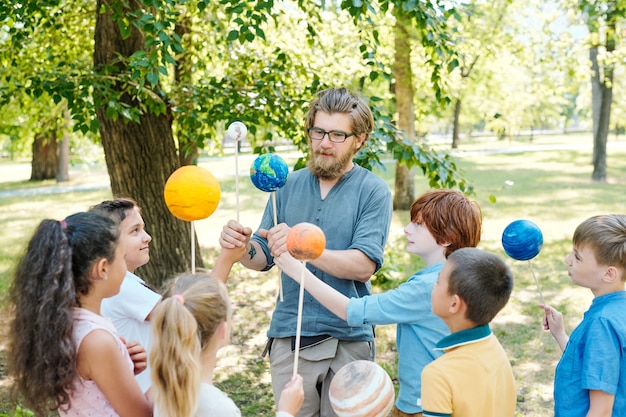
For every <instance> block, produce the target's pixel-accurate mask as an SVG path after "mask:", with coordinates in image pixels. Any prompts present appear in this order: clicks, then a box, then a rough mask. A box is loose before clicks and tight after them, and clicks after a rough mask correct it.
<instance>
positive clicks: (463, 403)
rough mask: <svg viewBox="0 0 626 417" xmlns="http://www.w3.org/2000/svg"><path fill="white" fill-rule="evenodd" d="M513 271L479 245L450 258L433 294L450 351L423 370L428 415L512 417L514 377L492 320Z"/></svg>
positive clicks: (503, 302) (508, 288) (441, 344)
mask: <svg viewBox="0 0 626 417" xmlns="http://www.w3.org/2000/svg"><path fill="white" fill-rule="evenodd" d="M512 290H513V275H512V273H511V271H510V270H509V268H508V267H507V265H506V264H505V263H504V261H503V260H502V259H500V258H499V257H498V256H496V255H493V254H491V253H487V252H484V251H482V250H479V249H476V248H462V249H458V250H456V251H455V252H453V253H452V254H450V256H449V257H448V260H447V261H446V263H445V265H444V266H443V269H442V270H441V272H440V273H439V279H438V280H437V282H436V283H435V286H434V288H433V292H432V296H431V297H432V311H433V313H435V314H436V315H437V316H439V317H440V318H441V319H442V320H443V321H444V322H445V323H446V325H447V326H448V328H449V329H450V332H451V334H450V335H449V336H446V337H444V338H443V339H441V340H440V341H439V342H438V343H437V348H438V349H441V350H443V351H444V352H445V353H444V355H443V356H440V357H439V358H437V359H436V360H434V361H433V362H431V363H430V364H428V365H427V366H426V367H425V368H424V371H423V372H422V407H423V409H424V412H423V413H424V416H426V417H428V416H430V417H455V416H456V417H458V416H463V417H512V416H513V415H514V414H515V403H516V398H517V395H516V392H515V380H514V377H513V371H512V369H511V364H510V363H509V359H508V357H507V355H506V353H505V351H504V349H503V348H502V345H500V342H499V341H498V339H497V338H496V337H495V335H493V333H492V332H491V329H490V328H489V322H491V320H492V319H493V318H494V317H495V316H496V314H498V312H499V311H500V310H501V309H502V308H503V307H504V306H505V305H506V303H507V302H508V300H509V297H510V295H511V291H512Z"/></svg>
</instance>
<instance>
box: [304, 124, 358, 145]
mask: <svg viewBox="0 0 626 417" xmlns="http://www.w3.org/2000/svg"><path fill="white" fill-rule="evenodd" d="M308 132H309V137H310V138H311V139H313V140H323V139H324V136H326V135H328V139H329V140H330V141H331V142H334V143H344V142H345V141H346V139H348V138H349V137H350V136H354V133H346V132H344V131H341V130H328V131H326V130H324V129H320V128H319V127H311V128H309V130H308Z"/></svg>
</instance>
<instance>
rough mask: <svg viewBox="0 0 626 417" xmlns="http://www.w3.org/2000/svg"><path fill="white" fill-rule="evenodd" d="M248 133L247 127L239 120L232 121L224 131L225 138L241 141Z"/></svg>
mask: <svg viewBox="0 0 626 417" xmlns="http://www.w3.org/2000/svg"><path fill="white" fill-rule="evenodd" d="M247 134H248V128H247V127H246V125H244V124H243V123H241V122H232V123H231V124H230V126H228V130H227V131H226V138H227V139H231V140H234V141H235V142H239V141H242V140H244V139H245V138H246V135H247Z"/></svg>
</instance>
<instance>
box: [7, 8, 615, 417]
mask: <svg viewBox="0 0 626 417" xmlns="http://www.w3.org/2000/svg"><path fill="white" fill-rule="evenodd" d="M625 16H626V7H625V5H624V1H623V0H619V1H603V2H595V1H583V0H579V1H573V0H562V1H556V0H550V1H548V0H545V1H543V0H530V1H523V2H522V1H519V0H496V1H433V2H416V1H403V0H395V1H382V0H381V1H368V0H365V1H360V2H356V1H329V0H320V1H298V2H295V1H293V2H292V1H235V0H219V1H213V2H209V1H204V0H193V1H179V2H168V1H161V0H131V1H128V2H113V3H111V4H108V3H107V2H105V1H97V2H92V1H87V0H48V1H46V2H24V1H20V0H8V1H6V2H2V4H0V64H1V65H0V108H1V110H2V111H1V113H0V158H1V160H0V180H1V181H0V193H1V194H0V195H1V197H0V215H1V216H2V217H1V218H0V224H1V226H2V227H1V232H0V242H2V243H0V291H1V292H2V294H4V293H6V287H7V285H8V282H9V281H10V274H11V268H12V267H13V265H14V263H15V260H16V258H17V257H18V256H19V253H20V252H21V250H22V249H23V245H24V243H25V241H26V240H27V238H28V236H29V234H30V233H32V230H33V229H34V227H35V225H36V224H37V223H38V222H39V221H40V220H41V219H42V218H44V217H53V218H59V219H60V218H63V217H64V216H66V215H67V214H69V213H72V212H73V211H77V210H85V209H86V208H88V207H89V206H90V205H92V204H94V203H96V202H99V201H100V200H102V199H104V198H109V197H111V196H112V195H129V196H132V197H134V198H135V199H137V200H138V201H139V203H140V205H141V206H142V207H143V208H144V217H145V219H146V222H147V224H148V225H149V230H150V232H151V234H152V235H153V238H154V241H153V244H152V245H151V254H152V261H151V262H150V263H149V264H148V265H147V266H146V267H144V268H143V269H142V270H141V271H138V272H139V274H140V275H141V276H142V277H144V278H145V279H147V280H149V281H151V282H152V283H154V284H160V283H161V282H162V281H163V280H164V279H166V278H167V277H168V276H171V275H172V274H173V273H175V272H178V271H180V270H183V269H188V268H189V265H190V260H191V257H190V254H189V252H190V251H189V250H186V249H187V248H190V246H191V244H192V242H191V239H190V237H189V236H190V234H189V224H188V223H185V222H182V221H179V220H177V219H175V218H173V217H172V216H171V215H170V213H169V212H168V210H167V208H166V207H165V204H164V201H163V197H162V194H163V185H164V183H165V181H166V180H167V178H168V177H169V175H170V174H171V173H172V172H173V171H174V170H175V169H176V168H177V167H179V166H180V165H185V164H198V165H200V166H204V167H206V168H208V169H209V170H210V171H211V172H213V173H214V174H215V175H216V176H218V178H219V180H220V185H221V187H222V198H221V201H220V205H219V207H218V210H217V211H216V212H215V213H214V214H213V215H212V216H211V217H210V218H209V219H207V220H205V221H202V222H198V223H199V224H198V225H197V227H198V233H197V242H193V244H196V245H197V249H198V253H201V254H202V257H198V258H199V259H196V262H197V266H205V267H207V268H210V266H211V262H212V260H213V259H214V256H215V246H216V236H217V233H219V229H220V228H221V225H222V224H223V223H224V222H225V220H227V219H229V218H233V217H234V215H233V213H234V212H235V193H234V191H235V184H234V173H235V168H234V164H233V158H234V156H233V154H234V146H235V144H234V143H232V141H228V140H227V139H226V138H225V131H226V128H227V127H228V126H229V125H230V123H232V122H233V121H235V120H240V121H243V122H244V123H245V124H246V126H247V127H248V135H247V137H246V141H245V142H244V143H240V144H238V145H241V148H240V149H239V150H240V151H241V154H240V158H241V161H240V164H239V167H240V172H239V174H240V176H241V178H244V177H245V175H246V169H247V166H249V163H250V162H251V161H252V160H253V159H254V157H255V156H256V154H258V153H261V152H267V151H274V152H277V153H279V154H281V155H283V156H284V157H285V158H286V159H287V160H288V162H289V165H290V167H292V168H298V167H300V166H301V165H302V162H303V160H304V159H306V157H307V147H306V139H305V136H304V132H303V131H302V125H303V115H304V112H305V111H306V109H307V103H308V101H309V100H310V98H311V97H312V96H313V95H314V93H315V92H316V91H319V90H320V89H323V88H326V87H328V86H336V85H342V86H347V87H349V88H351V89H353V90H354V91H357V92H358V93H360V94H362V95H364V96H365V97H367V98H368V100H369V102H370V105H371V106H372V108H373V111H374V115H375V120H376V126H375V131H374V133H373V135H372V138H371V140H370V142H369V144H368V147H367V148H366V149H364V150H363V151H362V152H360V153H359V155H358V157H357V162H358V163H360V164H361V165H363V166H366V167H368V168H370V169H372V170H374V171H375V172H376V173H377V174H379V175H381V176H383V178H385V179H386V180H387V182H388V184H389V187H390V189H391V190H392V192H393V193H394V207H395V212H394V219H393V225H392V238H391V239H390V243H389V245H388V248H387V251H386V252H387V255H386V266H385V268H384V269H383V270H382V271H381V272H380V274H378V275H377V277H376V278H375V279H374V283H375V288H377V290H384V289H387V288H391V287H393V286H395V285H397V284H398V283H399V282H401V280H402V279H406V278H407V277H408V276H410V275H411V274H412V273H413V272H414V271H415V270H416V269H418V268H419V267H420V264H419V262H417V261H415V260H414V259H411V258H409V257H408V256H406V254H404V241H403V236H402V232H401V229H402V226H403V225H404V224H405V223H406V222H407V221H408V213H407V211H406V210H407V209H408V205H409V204H410V202H411V201H412V200H413V198H414V197H415V196H417V195H419V194H420V193H421V192H423V191H425V190H426V189H428V188H429V187H451V188H459V189H461V190H463V191H464V192H467V193H468V194H470V195H471V196H472V197H473V198H476V199H477V200H478V201H479V203H480V204H481V207H482V208H483V211H484V216H485V227H484V233H483V241H482V243H481V247H483V248H484V249H487V250H493V251H495V252H497V253H500V254H502V255H503V256H505V255H504V253H503V252H502V249H501V245H500V242H499V237H500V235H501V233H502V230H503V229H504V227H505V226H506V224H508V223H509V222H510V221H512V220H514V219H517V218H528V219H531V220H533V221H535V222H536V223H537V224H538V225H539V226H540V227H541V228H542V230H543V232H544V235H545V240H546V243H545V247H544V249H543V250H542V252H541V254H540V255H539V256H538V257H537V258H536V259H535V260H533V261H532V262H533V266H534V269H535V272H536V273H537V275H538V276H539V278H540V280H541V282H542V286H544V288H543V290H544V296H545V297H546V299H549V300H551V301H552V302H553V304H554V305H555V306H557V307H559V308H561V309H562V310H563V311H564V312H565V313H566V314H567V317H568V320H569V322H568V324H569V325H570V329H571V326H572V325H575V323H577V321H578V320H579V319H580V314H581V313H582V312H583V311H584V310H585V309H586V307H587V305H588V304H589V300H590V294H588V293H587V292H586V291H584V290H582V289H577V288H572V287H571V285H569V283H568V280H567V277H566V276H564V274H563V271H564V267H563V258H564V256H565V255H566V253H567V251H568V250H569V246H570V241H569V239H570V237H571V233H572V232H573V230H574V228H575V226H576V225H577V224H578V223H580V221H582V220H584V219H585V218H586V217H588V216H590V215H593V214H598V213H602V212H623V211H624V199H625V198H624V195H625V193H624V191H625V190H624V182H625V181H626V175H625V173H624V172H625V167H624V163H625V162H624V161H625V158H624V148H623V146H624V145H623V141H622V136H621V135H623V133H624V127H623V126H624V123H623V120H624V112H625V110H626V101H625V99H624V94H623V90H624V81H623V80H624V66H623V63H624V56H625V51H626V47H624V45H623V33H624V28H625V23H626V22H625V19H624V18H625ZM241 186H242V190H241V195H240V197H241V201H240V204H241V209H242V211H241V218H242V219H245V220H246V222H248V224H249V225H250V226H253V227H254V226H255V225H256V224H257V223H258V219H259V218H260V213H261V210H262V208H263V205H264V203H265V201H266V198H265V197H266V196H265V195H264V196H263V197H262V198H260V192H259V191H258V190H255V189H254V188H253V187H252V185H251V184H249V182H245V181H243V180H242V184H241ZM511 266H512V267H513V268H514V270H515V273H516V279H517V281H516V289H515V292H514V295H513V299H512V301H511V303H510V304H509V306H507V309H506V310H505V311H503V313H502V314H501V316H499V318H498V320H497V322H496V324H495V330H496V333H497V334H498V336H499V337H500V338H501V340H502V342H503V344H505V346H507V349H508V352H509V355H510V357H511V360H512V363H513V366H514V370H515V372H516V376H517V378H518V393H519V397H518V400H519V401H518V410H519V415H523V416H534V415H536V416H545V415H550V413H551V411H550V410H551V401H552V400H551V380H552V376H553V368H554V365H555V363H556V361H557V360H558V355H559V352H558V349H557V348H556V346H555V345H554V343H552V341H551V340H550V338H549V335H546V334H545V333H544V332H542V331H541V330H540V328H539V327H538V320H539V318H540V317H539V315H538V314H537V311H536V307H535V304H536V302H537V292H536V288H535V285H534V282H533V281H532V276H531V274H530V269H529V265H527V264H526V263H523V262H511ZM272 274H273V273H270V274H265V275H263V274H258V275H257V274H253V273H250V272H249V271H244V270H241V269H239V268H235V270H234V272H233V275H232V277H231V280H230V290H231V295H232V296H233V298H234V299H235V302H236V303H237V304H238V313H237V315H236V320H237V322H236V326H235V329H236V330H235V334H234V335H233V344H232V346H230V347H229V348H228V349H226V350H225V352H224V357H223V361H222V363H221V366H222V373H221V374H220V378H221V382H220V383H221V384H223V385H222V387H223V388H224V389H225V390H226V391H227V392H229V393H230V394H231V396H232V397H233V398H234V399H235V401H236V402H237V403H238V404H239V405H240V406H241V407H242V411H243V413H244V415H250V416H253V415H255V416H256V415H271V411H270V410H271V409H272V403H271V399H270V398H269V394H268V393H269V390H268V383H269V378H268V373H267V364H266V363H265V362H264V361H263V360H261V359H259V357H258V351H259V350H260V348H259V346H260V345H262V343H263V340H264V332H265V328H266V320H267V317H268V314H269V312H270V311H271V310H272V306H273V296H274V294H275V288H274V287H275V283H276V277H275V276H274V277H272ZM4 304H6V303H3V305H4ZM3 322H6V320H3ZM385 327H386V329H384V328H385ZM393 338H394V332H393V329H392V326H383V327H381V329H380V331H379V342H380V343H379V361H380V363H381V364H383V365H384V366H385V367H386V369H388V370H389V372H390V374H392V376H394V375H395V370H394V366H395V365H394V364H395V357H394V355H395V352H394V342H393ZM1 369H3V368H0V370H1ZM9 383H10V381H8V380H6V379H5V378H3V381H2V386H3V387H4V388H6V385H7V384H9ZM3 392H4V391H3ZM3 411H4V410H3Z"/></svg>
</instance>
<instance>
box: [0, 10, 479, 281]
mask: <svg viewBox="0 0 626 417" xmlns="http://www.w3.org/2000/svg"><path fill="white" fill-rule="evenodd" d="M442 3H443V2H442ZM319 6H320V5H318V4H314V3H313V2H297V3H289V2H274V1H254V2H249V1H235V0H219V1H208V0H187V1H180V2H171V1H165V0H126V1H122V2H119V1H112V0H99V1H97V2H95V3H94V2H89V1H86V0H65V1H61V0H46V1H42V2H26V3H23V2H20V1H19V0H8V1H6V2H3V3H2V5H0V18H1V19H2V21H1V22H2V25H3V27H4V30H5V32H6V37H5V39H4V41H3V42H2V44H1V46H0V48H1V49H0V50H1V51H2V53H3V54H2V58H1V59H2V60H3V62H5V61H7V60H8V61H11V60H10V58H9V57H10V56H11V54H12V53H13V51H15V50H18V49H19V48H20V47H21V45H23V44H24V45H29V43H30V42H34V44H33V47H34V46H42V47H45V48H48V50H49V51H48V50H47V51H46V53H48V54H50V56H52V57H53V58H54V65H46V62H49V61H46V59H48V58H47V57H46V56H45V55H44V56H39V61H38V62H40V65H38V66H35V67H33V69H32V71H29V72H27V73H25V74H26V75H24V76H21V75H18V74H23V72H22V70H23V69H24V68H25V65H26V62H27V60H26V59H23V60H20V61H11V62H8V63H9V65H8V66H6V67H5V69H4V70H3V74H2V75H4V76H3V77H2V80H3V81H2V84H0V88H2V90H3V93H4V92H8V91H18V90H23V91H24V92H25V94H27V95H28V96H29V97H44V96H46V97H48V98H49V100H51V101H52V102H53V103H60V102H61V101H63V100H66V102H67V106H68V109H69V111H70V113H71V117H72V120H73V128H74V129H75V130H76V131H78V132H82V133H83V134H88V133H89V132H97V133H99V137H100V140H101V142H102V146H103V148H104V153H105V160H106V165H107V169H108V172H109V176H110V182H111V188H112V192H113V194H114V195H127V196H132V197H133V198H135V199H136V200H137V201H138V202H139V204H140V205H141V206H142V207H143V208H144V210H143V213H144V217H145V220H146V223H147V224H148V227H149V228H150V231H151V233H152V235H153V237H154V240H153V243H152V245H151V254H152V261H151V262H150V263H149V264H148V265H146V266H145V267H142V268H143V269H142V271H140V273H141V274H142V276H145V277H146V278H147V279H148V280H150V281H151V282H153V283H156V284H158V283H160V282H161V281H162V280H163V279H165V278H166V277H168V276H170V275H172V274H173V273H175V272H178V271H180V270H184V269H187V268H188V265H189V263H190V253H189V252H190V251H189V250H188V248H189V246H190V245H191V244H192V242H191V240H190V233H189V229H190V225H189V224H188V223H185V222H182V221H180V220H177V219H174V218H173V217H172V216H171V215H170V214H169V211H168V209H167V207H166V206H165V203H164V200H163V185H164V184H165V182H166V180H167V179H168V177H169V175H170V174H171V173H172V172H173V171H174V170H176V169H177V168H178V167H179V166H180V164H181V162H182V163H189V162H193V160H194V155H195V154H196V150H197V149H201V148H206V147H209V148H210V147H215V148H219V142H221V140H220V134H221V132H223V129H224V127H225V126H226V125H228V124H229V123H230V122H232V121H233V120H241V121H242V122H244V123H246V125H247V126H248V129H249V132H250V137H251V140H252V142H253V143H254V144H255V151H257V152H261V151H263V150H272V148H271V141H272V140H274V139H282V138H289V139H291V140H292V141H293V143H294V144H295V145H296V146H298V147H299V148H301V149H303V150H306V149H307V146H306V138H305V136H304V132H302V130H301V125H302V123H301V120H302V116H303V111H304V109H305V108H306V104H307V102H308V100H309V99H310V98H311V97H312V96H313V95H314V93H315V92H317V91H318V90H320V89H322V88H325V87H327V86H328V84H327V83H325V82H324V81H323V79H322V77H321V76H320V74H324V75H328V74H332V75H333V76H332V77H328V78H326V80H328V81H327V82H329V81H332V82H333V83H336V82H338V81H339V82H342V83H344V84H347V85H349V86H352V87H357V88H358V89H360V90H361V91H362V92H363V93H364V94H367V95H368V96H371V102H372V105H373V107H374V111H375V113H376V115H377V126H376V133H375V138H374V140H372V141H371V143H370V146H369V147H368V148H367V149H364V150H363V151H362V152H361V154H360V155H359V157H358V162H359V163H361V164H362V165H364V166H368V167H371V166H373V165H375V164H380V163H381V162H380V160H379V157H380V155H381V154H382V153H387V152H390V153H391V154H392V155H394V157H395V158H397V159H399V160H403V161H405V163H406V164H407V165H408V166H409V167H411V166H419V167H420V168H421V169H422V171H423V172H424V174H425V175H427V176H428V178H429V180H430V182H431V184H432V185H433V186H448V187H454V186H459V187H460V188H461V189H464V190H468V189H469V186H468V184H467V182H466V181H465V180H464V179H463V178H462V177H461V176H460V175H459V173H458V171H457V169H456V166H455V165H454V163H453V161H451V160H450V158H449V156H447V155H441V154H438V153H435V152H432V151H428V149H426V148H423V147H420V146H418V145H417V144H416V143H414V142H411V141H408V140H406V138H405V137H403V136H402V135H401V134H400V131H399V130H398V129H397V127H396V126H394V123H393V117H392V116H393V115H392V114H390V112H389V111H388V110H387V107H388V104H389V101H388V99H387V98H383V97H378V96H377V95H376V94H372V92H373V91H376V90H377V89H379V88H380V85H381V83H382V82H384V81H385V80H386V82H389V80H390V78H391V73H390V71H389V69H388V68H389V65H388V64H387V63H385V62H383V61H381V60H380V59H379V58H380V57H381V55H380V54H378V53H377V51H378V50H379V48H384V43H381V42H380V38H379V28H378V27H377V21H378V20H377V19H378V16H385V15H386V14H387V13H389V12H390V10H391V9H392V8H393V7H401V8H403V10H405V13H406V14H407V15H408V17H409V19H410V22H411V23H410V24H412V25H414V26H415V27H416V28H417V29H418V30H419V31H421V33H422V35H421V36H420V38H419V42H420V43H421V44H422V46H423V48H424V56H425V57H426V58H427V60H426V63H425V66H426V67H427V68H429V70H430V73H431V80H432V85H433V88H434V90H433V91H434V95H435V96H436V97H437V99H438V100H445V91H444V89H443V88H442V78H441V74H442V73H443V72H445V71H447V69H448V67H449V65H450V63H451V62H453V59H451V57H453V53H452V52H451V47H452V45H451V44H450V43H449V42H448V38H447V34H446V31H445V27H446V26H445V20H446V18H447V16H448V15H449V13H450V10H448V9H446V8H445V7H444V6H440V5H439V4H438V3H433V2H427V3H422V2H414V1H394V2H389V1H380V2H374V1H364V2H359V3H356V2H349V1H344V2H341V3H334V2H333V3H330V2H329V3H325V4H323V5H322V6H323V7H321V8H320V7H319ZM342 19H343V20H342ZM70 21H71V22H72V25H68V23H69V22H70ZM352 23H356V24H352ZM335 24H337V25H338V27H342V25H345V28H343V30H346V31H350V32H351V33H350V34H349V37H346V39H356V43H355V44H346V47H345V48H337V46H338V44H337V43H336V42H334V43H330V44H327V43H326V42H328V39H327V37H328V36H331V37H332V33H333V31H332V30H328V28H330V29H333V25H335ZM63 31H65V33H64V34H63V35H62V36H61V35H59V32H60V33H63ZM47 33H54V34H56V35H57V36H56V37H55V38H54V39H51V38H48V37H46V34H47ZM268 34H271V35H272V36H271V37H269V36H268ZM35 35H37V36H35ZM281 35H282V36H281ZM302 35H305V36H302ZM287 38H289V39H287ZM293 39H298V40H301V43H300V44H299V45H298V46H299V47H296V46H294V45H293V43H294V42H293ZM355 45H357V46H358V48H355V47H354V46H355ZM339 49H342V51H341V52H336V51H338V50H339ZM319 51H327V52H326V53H325V54H323V55H320V54H319ZM348 51H351V52H348ZM315 53H317V55H316V54H315ZM342 54H343V55H345V56H346V57H347V59H346V60H337V58H336V57H337V56H340V55H342ZM35 55H36V54H33V56H35ZM314 58H315V59H314ZM346 67H347V68H346ZM346 71H347V73H344V72H346ZM3 97H4V95H3ZM268 143H269V144H270V145H268ZM193 244H194V245H197V243H196V242H193ZM196 253H199V251H196ZM196 262H197V265H198V266H202V265H203V262H202V260H201V259H199V258H196Z"/></svg>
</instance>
